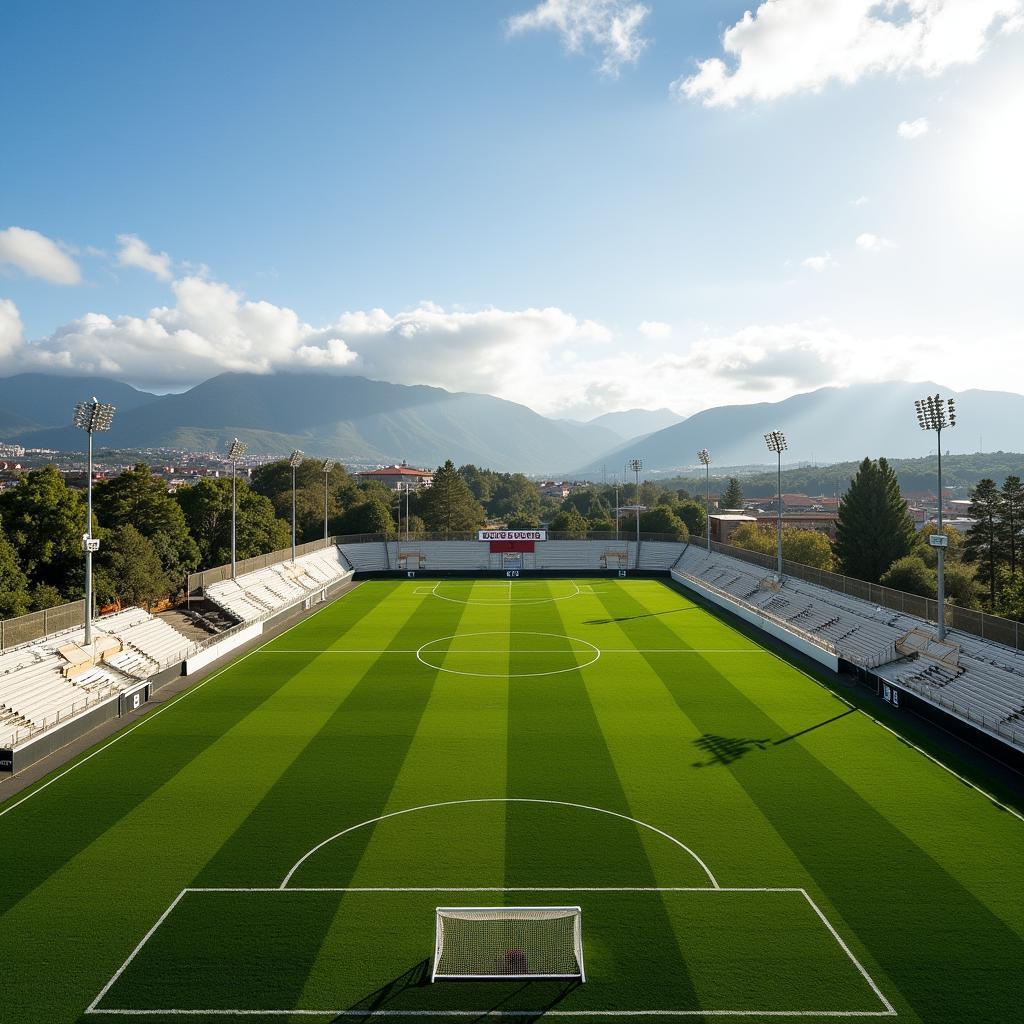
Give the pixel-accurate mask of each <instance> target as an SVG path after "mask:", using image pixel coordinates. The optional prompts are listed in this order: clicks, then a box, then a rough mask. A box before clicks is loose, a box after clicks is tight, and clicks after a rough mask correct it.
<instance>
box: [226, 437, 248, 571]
mask: <svg viewBox="0 0 1024 1024" xmlns="http://www.w3.org/2000/svg"><path fill="white" fill-rule="evenodd" d="M248 450H249V446H248V445H247V444H246V443H245V442H244V441H239V440H238V438H237V437H235V438H232V439H231V440H230V441H229V442H228V460H229V461H230V463H231V578H232V579H234V578H235V536H236V527H237V525H238V523H237V520H238V503H237V501H236V500H235V498H236V495H235V472H236V470H237V468H238V463H239V462H241V461H242V456H243V455H245V453H246V452H247V451H248Z"/></svg>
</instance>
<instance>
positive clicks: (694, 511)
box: [675, 492, 708, 537]
mask: <svg viewBox="0 0 1024 1024" xmlns="http://www.w3.org/2000/svg"><path fill="white" fill-rule="evenodd" d="M684 493H685V492H684ZM675 513H676V515H677V516H679V518H680V519H682V521H683V522H684V523H686V529H687V530H688V531H689V533H690V536H691V537H703V536H704V532H705V530H707V528H708V517H707V513H706V512H705V511H704V506H703V504H701V503H700V502H697V501H688V500H684V501H681V502H680V503H679V504H678V505H677V506H676V508H675Z"/></svg>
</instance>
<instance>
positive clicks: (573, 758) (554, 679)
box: [505, 596, 701, 1007]
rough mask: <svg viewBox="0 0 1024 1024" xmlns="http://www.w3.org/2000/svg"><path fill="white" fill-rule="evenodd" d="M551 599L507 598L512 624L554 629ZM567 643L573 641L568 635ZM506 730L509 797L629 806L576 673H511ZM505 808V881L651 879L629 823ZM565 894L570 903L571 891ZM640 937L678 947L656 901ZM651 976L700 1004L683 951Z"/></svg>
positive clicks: (571, 812)
mask: <svg viewBox="0 0 1024 1024" xmlns="http://www.w3.org/2000/svg"><path fill="white" fill-rule="evenodd" d="M578 600H580V601H585V602H587V603H588V604H593V601H594V599H593V598H590V597H586V596H581V597H580V598H578ZM573 603H574V602H573ZM557 608H558V604H557V603H556V604H554V605H531V606H523V607H518V608H517V607H513V609H512V616H511V621H512V628H513V630H539V631H545V632H556V631H557V628H558V627H555V626H553V625H552V624H553V623H561V621H562V620H561V617H560V615H559V614H558V611H557ZM565 647H566V650H569V649H570V648H571V645H570V644H569V642H568V641H566V642H565ZM591 671H593V669H591ZM508 729H509V732H508V779H509V787H508V792H509V796H513V797H532V798H541V799H550V800H564V801H569V802H573V803H580V804H586V805H589V806H595V807H600V808H604V809H605V810H609V811H615V812H617V813H619V814H625V815H630V805H629V801H628V800H627V799H626V795H625V793H624V792H623V788H622V783H621V781H620V779H619V776H618V773H617V771H616V767H615V763H614V761H613V760H612V757H611V754H610V752H609V750H608V746H607V744H606V743H605V741H604V736H603V734H602V732H601V728H600V725H599V723H598V721H597V717H596V715H595V712H594V708H593V706H592V704H591V701H590V696H589V694H588V692H587V684H586V683H585V681H584V677H583V673H582V672H579V671H574V672H565V673H561V674H559V675H557V676H549V677H544V676H541V677H524V678H517V679H511V680H510V686H509V716H508ZM506 814H507V824H506V830H505V831H506V840H505V849H506V867H505V878H506V884H507V885H511V886H530V885H534V886H554V885H565V886H569V887H572V886H580V885H598V886H600V885H636V886H644V887H646V886H656V885H657V884H658V881H657V878H656V876H655V874H654V871H653V869H652V867H651V864H650V862H649V861H648V859H647V852H646V849H645V846H644V844H643V842H642V841H641V839H640V836H639V834H638V831H637V829H638V826H636V825H632V824H629V823H627V822H623V821H622V820H621V819H613V818H609V817H607V816H605V815H601V814H595V813H593V812H590V811H583V810H578V809H575V808H569V807H566V808H555V807H552V808H550V810H549V811H548V813H546V814H545V813H540V809H539V808H536V807H534V806H533V805H529V804H519V803H509V804H508V805H507V811H506ZM545 823H546V824H547V831H546V832H545V831H542V828H543V827H544V824H545ZM624 874H625V876H626V877H627V879H628V880H627V881H623V875H624ZM698 884H701V883H698ZM554 895H555V894H553V897H554ZM564 902H566V903H572V902H573V900H572V895H571V894H570V893H566V894H565V897H564ZM638 936H639V937H641V938H642V941H643V942H644V943H647V944H650V945H651V946H652V947H657V948H659V949H660V950H662V951H664V950H666V949H670V948H672V947H673V946H677V942H676V936H675V931H674V929H673V927H672V922H671V921H670V919H669V917H668V914H667V912H666V911H665V908H664V905H663V904H661V903H658V904H652V905H651V906H650V907H649V908H648V911H647V913H645V915H644V921H643V926H642V928H640V927H638ZM648 981H649V983H650V985H651V986H653V987H654V988H659V987H663V986H668V990H669V991H670V992H671V993H672V997H673V998H674V999H677V1000H678V1004H677V1005H679V1006H682V1007H687V1006H691V1007H696V1006H698V1005H699V1004H698V1002H697V995H696V992H695V990H694V987H693V984H692V982H691V980H690V977H689V975H688V973H687V971H686V966H685V961H684V958H683V956H682V955H681V954H680V956H679V961H678V971H676V972H673V974H672V976H671V977H665V976H661V977H656V978H653V977H652V978H651V979H648Z"/></svg>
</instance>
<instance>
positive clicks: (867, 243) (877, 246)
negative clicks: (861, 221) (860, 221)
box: [855, 231, 896, 252]
mask: <svg viewBox="0 0 1024 1024" xmlns="http://www.w3.org/2000/svg"><path fill="white" fill-rule="evenodd" d="M855 241H856V244H857V248H858V249H863V250H864V251H865V252H881V251H882V250H883V249H892V248H894V247H895V245H896V243H895V242H890V241H889V239H888V238H882V236H881V235H873V234H872V233H871V232H870V231H864V232H862V233H861V234H859V235H858V236H857V238H856V239H855Z"/></svg>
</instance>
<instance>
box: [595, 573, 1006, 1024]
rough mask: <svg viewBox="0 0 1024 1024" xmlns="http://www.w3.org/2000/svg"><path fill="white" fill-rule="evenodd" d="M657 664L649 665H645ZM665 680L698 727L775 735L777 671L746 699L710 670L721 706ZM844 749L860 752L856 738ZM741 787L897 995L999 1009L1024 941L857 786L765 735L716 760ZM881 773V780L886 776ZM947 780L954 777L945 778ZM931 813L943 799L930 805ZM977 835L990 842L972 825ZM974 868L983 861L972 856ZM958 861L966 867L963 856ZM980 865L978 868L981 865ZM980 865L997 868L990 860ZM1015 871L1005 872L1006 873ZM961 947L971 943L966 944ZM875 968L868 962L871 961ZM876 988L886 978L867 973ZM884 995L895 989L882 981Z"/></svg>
mask: <svg viewBox="0 0 1024 1024" xmlns="http://www.w3.org/2000/svg"><path fill="white" fill-rule="evenodd" d="M605 601H606V606H607V607H608V608H609V609H610V610H612V611H614V612H616V613H618V614H626V613H629V612H631V611H635V610H638V609H639V608H640V607H641V606H640V605H639V602H637V601H636V599H635V598H634V597H633V596H632V595H631V594H630V593H628V592H626V591H622V592H620V593H617V594H614V595H609V596H608V597H607V598H606V599H605ZM636 633H637V641H638V642H639V643H641V644H642V646H644V647H650V646H656V645H657V644H659V643H662V644H667V643H668V642H669V641H670V638H674V634H673V631H672V630H671V629H669V628H668V627H667V626H665V625H663V624H662V623H660V622H658V621H656V620H652V619H645V620H643V621H642V622H640V621H639V620H638V624H637V626H636ZM653 667H655V669H657V668H658V665H657V664H654V665H653ZM662 674H663V678H664V680H665V685H666V687H668V689H669V691H670V692H671V693H672V695H673V697H674V698H675V699H676V700H677V701H678V702H679V703H680V706H681V707H682V708H683V709H684V710H685V711H686V712H687V713H688V714H689V715H690V716H691V718H693V719H694V720H695V721H696V722H697V724H698V726H701V725H705V723H706V728H705V731H706V732H708V733H714V732H716V731H718V730H720V729H721V728H722V723H723V722H728V723H729V724H730V725H731V727H732V728H734V729H736V728H740V729H743V730H744V732H745V733H746V734H747V735H754V736H769V737H775V738H784V736H783V737H779V733H780V730H779V726H778V723H777V722H776V721H775V720H774V719H773V718H772V717H771V714H770V711H769V710H768V709H770V708H771V706H772V701H773V698H774V691H775V687H776V686H777V685H778V684H779V680H777V679H776V678H775V677H772V678H771V679H770V680H769V685H768V686H766V688H765V691H764V695H763V699H762V700H761V701H760V702H758V703H755V702H754V701H753V700H751V699H750V698H749V697H747V696H745V695H744V694H742V693H741V692H740V691H739V690H738V689H737V688H736V687H735V686H733V685H732V683H731V681H730V680H729V678H728V677H727V676H725V675H722V674H718V680H717V682H716V688H717V691H718V694H719V703H720V708H721V710H720V711H719V710H717V709H709V708H707V707H706V706H701V705H699V704H698V705H694V703H693V702H692V701H691V700H689V699H688V694H687V692H686V690H685V688H684V687H681V686H680V685H679V684H678V681H677V680H676V679H674V678H673V676H672V674H671V673H670V672H667V671H665V670H664V669H663V670H662ZM782 682H783V683H784V684H785V685H788V686H790V687H797V688H803V689H806V690H807V692H808V694H809V698H810V696H811V695H813V691H814V689H816V687H815V685H814V684H813V683H812V682H811V681H810V680H808V679H807V678H806V677H804V676H802V675H801V674H800V673H799V672H797V671H796V670H793V671H792V672H791V674H790V676H789V678H788V679H785V680H783V681H782ZM863 742H865V743H871V742H874V743H880V744H883V745H886V746H888V747H889V748H890V751H891V759H892V771H898V766H899V764H900V762H901V761H902V760H904V759H905V758H912V757H917V756H919V755H917V754H916V753H915V752H913V751H912V750H910V749H909V748H906V747H904V746H902V745H901V744H899V743H898V741H897V740H896V739H895V738H894V737H892V736H891V735H889V734H888V733H886V732H884V731H883V730H877V733H876V735H875V736H874V737H869V736H864V737H863ZM845 756H847V757H848V758H851V759H856V758H857V756H858V755H857V747H856V745H850V746H849V748H848V749H847V750H846V752H845ZM722 768H723V769H724V770H727V771H729V772H731V773H732V774H733V775H734V776H735V777H736V778H737V779H738V781H739V782H740V783H741V784H742V785H743V786H744V787H745V788H746V789H747V791H748V792H749V793H750V795H751V796H752V797H753V799H754V800H755V801H756V803H757V804H758V806H759V807H760V809H761V812H762V813H763V814H765V815H766V816H767V817H768V818H769V819H770V820H771V822H772V824H773V825H774V827H775V828H776V830H777V831H778V832H779V833H780V835H782V836H783V837H784V838H785V840H786V842H787V843H788V844H789V846H790V847H791V849H792V850H793V852H794V854H795V855H796V857H797V858H798V859H799V860H800V862H801V863H802V864H803V865H804V867H805V868H806V870H807V872H808V875H809V876H810V878H812V879H813V880H814V883H815V887H816V888H817V889H818V890H820V892H822V893H824V894H825V896H826V897H827V901H828V903H830V904H831V905H832V906H833V907H835V908H836V909H837V911H838V912H839V914H841V915H842V918H843V919H844V920H845V921H846V922H847V924H848V925H849V927H850V928H852V929H853V931H854V932H855V934H856V936H857V939H858V940H859V943H862V944H863V945H864V946H865V947H866V948H867V949H868V950H869V951H870V954H871V958H872V959H873V960H874V961H875V962H876V963H878V964H881V965H883V967H884V971H885V973H886V974H887V975H888V977H889V978H890V979H891V981H892V983H894V984H895V985H896V986H897V987H898V989H899V993H900V994H902V997H903V998H904V999H905V1000H906V1001H907V1003H908V1004H909V1005H910V1006H911V1007H912V1008H913V1010H914V1011H915V1012H916V1013H917V1014H918V1015H919V1016H920V1017H921V1019H923V1020H925V1021H928V1022H929V1024H932V1022H945V1021H949V1022H950V1024H953V1022H958V1021H962V1020H963V1011H964V1008H965V1007H970V1008H971V1012H972V1013H974V1014H975V1015H976V1016H975V1019H978V1020H993V1021H998V1020H1000V1019H1004V1018H1003V1017H1002V1016H1001V1015H1002V1014H1004V1013H1005V1010H1006V1007H1007V1006H1008V1005H1011V1004H1012V1002H1013V999H1014V997H1013V996H1012V995H1011V990H1012V988H1013V987H1014V985H1015V981H1014V978H1015V975H1016V972H1017V971H1018V970H1019V964H1020V963H1021V962H1022V957H1024V940H1022V938H1021V936H1020V935H1019V934H1018V933H1016V932H1015V931H1014V930H1012V929H1011V928H1009V927H1007V925H1006V924H1005V923H1004V922H1003V921H1001V920H1000V919H999V918H997V917H996V916H995V915H993V914H992V913H991V912H990V911H989V910H988V909H987V908H986V907H985V906H984V905H983V904H982V903H981V902H979V901H978V900H977V899H975V898H974V897H973V896H972V895H971V894H970V893H969V892H968V891H967V890H966V889H965V888H964V887H963V885H962V884H961V883H960V881H959V880H958V879H957V878H955V877H954V876H953V875H951V874H950V873H949V872H947V871H946V870H945V869H944V868H943V867H942V866H941V865H940V864H938V863H936V862H935V861H934V860H933V859H932V858H931V857H929V856H928V855H927V854H926V853H925V852H924V851H923V850H921V848H920V847H918V846H917V845H916V844H915V843H914V842H913V841H912V840H911V839H910V838H908V837H907V836H906V835H905V834H904V833H903V832H902V831H901V830H900V829H898V828H896V827H895V826H893V825H892V823H891V822H889V821H888V820H887V819H886V818H885V817H884V816H883V815H882V814H880V813H879V812H878V810H877V809H876V808H875V807H874V806H873V805H872V804H871V803H869V802H868V801H867V800H866V799H865V798H864V797H862V796H861V795H860V794H859V793H857V792H855V791H854V790H853V789H851V788H850V787H849V786H848V785H846V783H845V782H843V781H842V780H841V779H840V778H838V777H837V776H836V775H835V774H834V773H833V772H832V771H830V770H829V768H828V767H827V766H826V765H824V764H822V762H821V761H819V760H818V759H817V758H816V757H814V755H813V754H812V753H811V752H810V751H808V750H807V749H806V748H805V747H804V746H803V745H802V743H801V742H800V741H799V740H794V741H792V742H787V743H784V744H779V745H773V746H772V748H771V751H770V754H769V757H768V758H767V759H761V758H757V757H755V756H742V757H738V758H735V759H732V760H730V761H729V762H728V763H727V764H725V765H722ZM887 784H888V780H887V779H886V778H885V777H882V778H879V779H878V785H879V786H885V785H887ZM949 785H950V786H953V785H955V782H954V780H953V779H952V778H950V780H949ZM936 810H937V812H938V813H941V810H940V809H939V808H938V807H937V808H936ZM977 838H978V841H979V843H981V844H985V843H987V836H986V835H985V834H984V833H983V832H979V834H978V836H977ZM974 866H975V868H980V867H981V865H980V864H979V863H977V862H975V865H974ZM964 869H965V870H968V871H969V870H971V866H970V865H968V864H965V865H964ZM985 869H986V868H982V870H985ZM987 869H988V870H996V871H999V868H998V866H996V865H992V864H989V865H988V866H987ZM1012 876H1013V872H1008V873H1007V881H1010V879H1011V878H1012ZM967 951H969V954H968V953H967ZM869 969H872V970H874V969H873V968H869ZM876 978H877V980H879V982H880V983H881V984H883V987H885V982H884V981H883V980H882V977H880V976H879V975H876ZM887 994H888V995H889V996H890V998H894V996H895V995H896V993H893V992H891V991H888V990H887Z"/></svg>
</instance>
